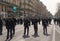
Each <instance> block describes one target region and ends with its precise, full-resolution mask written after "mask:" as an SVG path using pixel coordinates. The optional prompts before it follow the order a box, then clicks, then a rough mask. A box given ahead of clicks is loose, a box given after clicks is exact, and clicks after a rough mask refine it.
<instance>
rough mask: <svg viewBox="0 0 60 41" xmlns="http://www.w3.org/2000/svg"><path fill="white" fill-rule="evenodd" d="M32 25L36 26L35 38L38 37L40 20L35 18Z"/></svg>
mask: <svg viewBox="0 0 60 41" xmlns="http://www.w3.org/2000/svg"><path fill="white" fill-rule="evenodd" d="M32 24H33V25H34V36H38V19H37V18H36V17H35V16H34V17H33V19H32Z"/></svg>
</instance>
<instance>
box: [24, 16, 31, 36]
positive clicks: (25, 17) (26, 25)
mask: <svg viewBox="0 0 60 41" xmlns="http://www.w3.org/2000/svg"><path fill="white" fill-rule="evenodd" d="M29 26H30V20H29V18H28V17H27V16H26V15H24V35H23V36H29ZM26 30H27V32H26ZM26 33H27V35H26Z"/></svg>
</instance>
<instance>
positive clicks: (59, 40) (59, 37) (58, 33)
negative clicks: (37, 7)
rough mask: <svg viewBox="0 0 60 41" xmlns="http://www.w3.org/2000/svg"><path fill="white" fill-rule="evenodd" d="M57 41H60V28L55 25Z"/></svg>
mask: <svg viewBox="0 0 60 41" xmlns="http://www.w3.org/2000/svg"><path fill="white" fill-rule="evenodd" d="M55 41H60V27H59V26H57V25H55Z"/></svg>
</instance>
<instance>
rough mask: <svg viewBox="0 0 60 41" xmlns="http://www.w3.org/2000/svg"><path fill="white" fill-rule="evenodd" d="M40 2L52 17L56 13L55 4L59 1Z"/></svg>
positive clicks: (59, 0) (44, 0)
mask: <svg viewBox="0 0 60 41" xmlns="http://www.w3.org/2000/svg"><path fill="white" fill-rule="evenodd" d="M40 1H42V2H43V4H45V5H46V7H47V9H48V11H50V12H51V13H52V15H54V14H55V13H56V9H57V3H58V2H60V0H40Z"/></svg>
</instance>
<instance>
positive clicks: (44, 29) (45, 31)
mask: <svg viewBox="0 0 60 41" xmlns="http://www.w3.org/2000/svg"><path fill="white" fill-rule="evenodd" d="M43 34H47V26H43Z"/></svg>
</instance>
